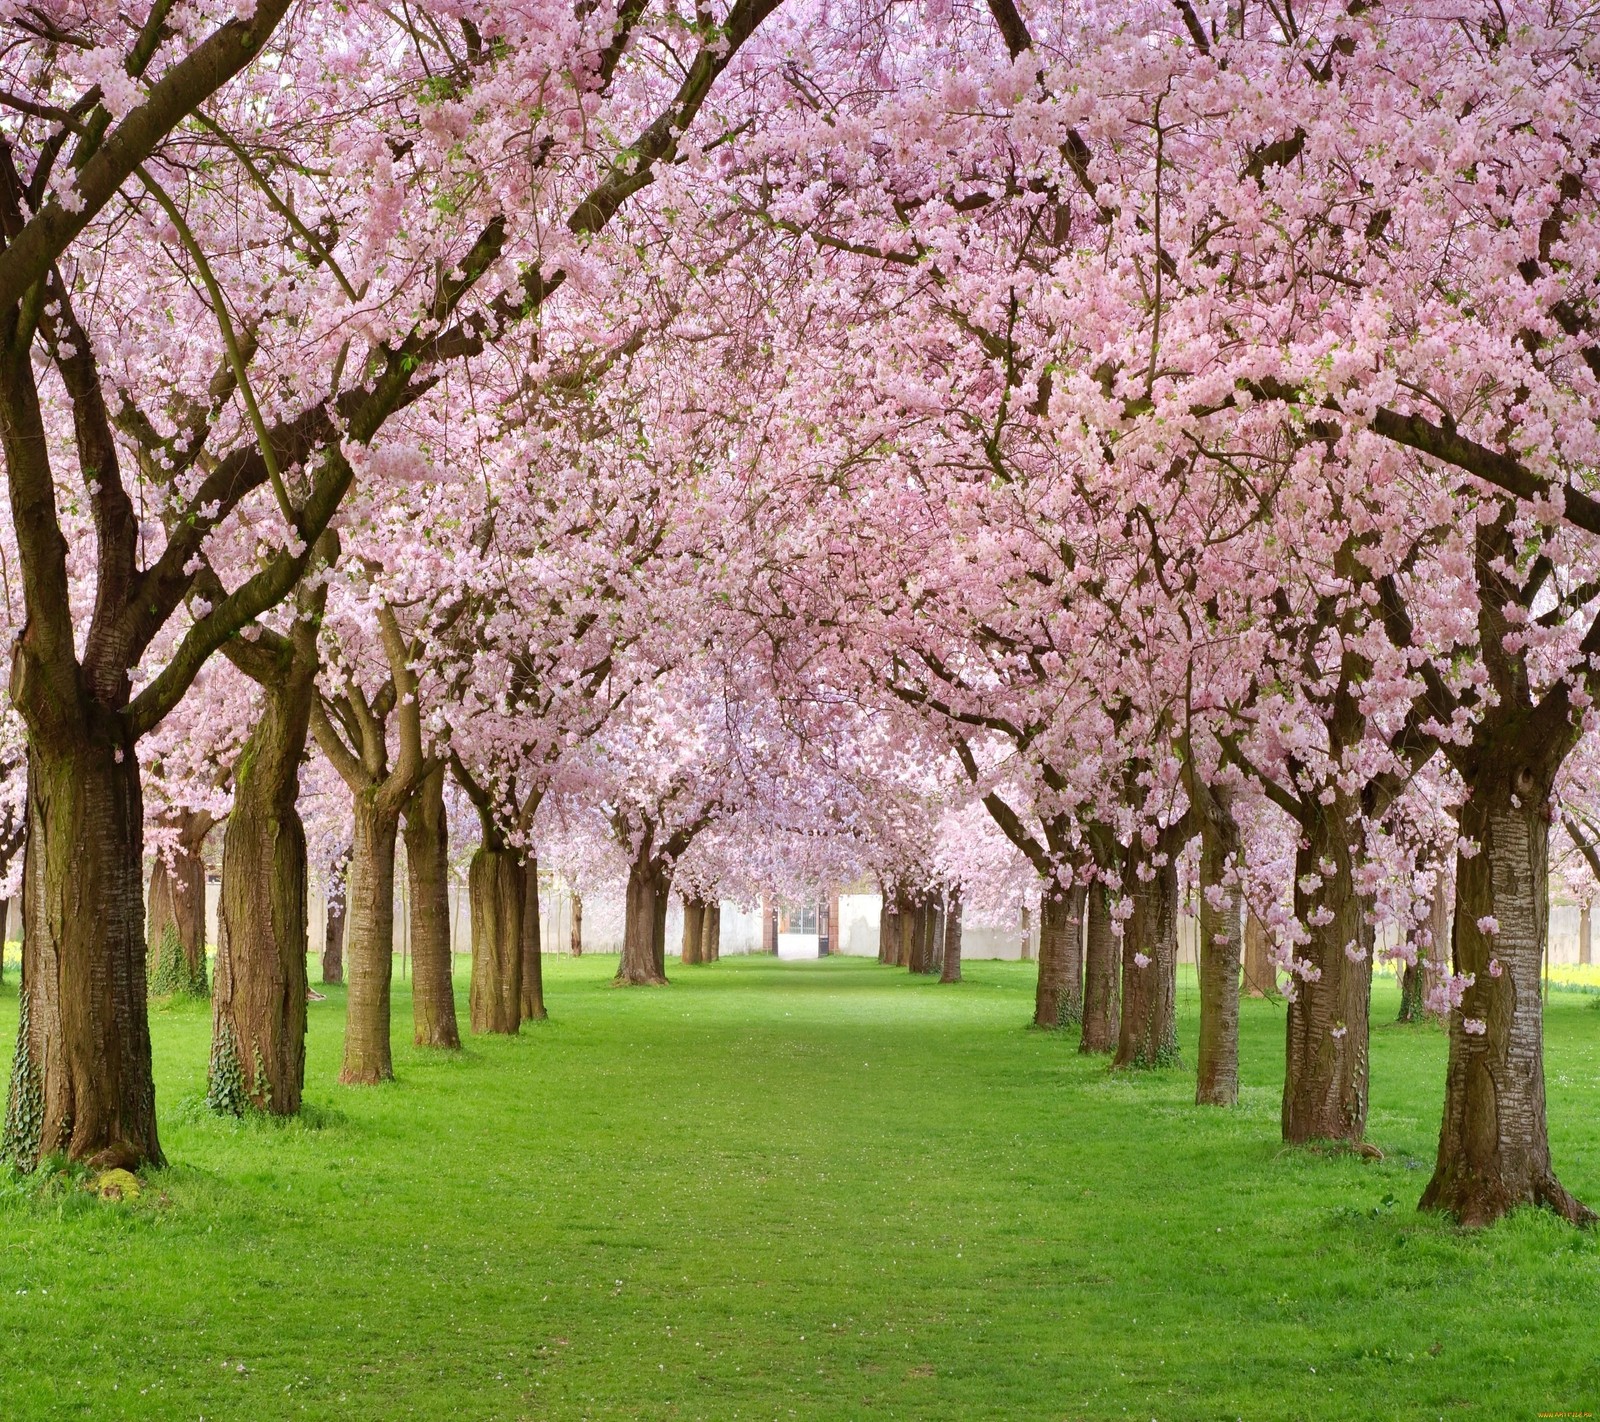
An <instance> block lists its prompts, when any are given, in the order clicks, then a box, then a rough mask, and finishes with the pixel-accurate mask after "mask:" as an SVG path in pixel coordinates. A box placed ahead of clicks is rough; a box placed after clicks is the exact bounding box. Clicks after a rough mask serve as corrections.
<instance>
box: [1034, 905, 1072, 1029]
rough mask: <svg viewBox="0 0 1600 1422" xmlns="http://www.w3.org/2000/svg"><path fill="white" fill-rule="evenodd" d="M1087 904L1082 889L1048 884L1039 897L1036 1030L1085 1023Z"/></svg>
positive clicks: (1035, 999) (1035, 1006)
mask: <svg viewBox="0 0 1600 1422" xmlns="http://www.w3.org/2000/svg"><path fill="white" fill-rule="evenodd" d="M1083 904H1084V893H1083V890H1082V889H1081V888H1072V889H1061V888H1058V887H1057V886H1056V885H1054V884H1046V885H1045V886H1044V891H1043V892H1042V893H1041V894H1040V896H1039V980H1038V984H1037V986H1036V987H1035V989H1034V998H1033V1025H1034V1026H1035V1027H1046V1028H1052V1029H1053V1028H1056V1027H1076V1026H1077V1025H1078V1023H1080V1022H1081V1021H1082V1020H1083Z"/></svg>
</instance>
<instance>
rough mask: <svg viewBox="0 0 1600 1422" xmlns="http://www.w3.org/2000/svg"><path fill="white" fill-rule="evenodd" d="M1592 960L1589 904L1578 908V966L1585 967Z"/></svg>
mask: <svg viewBox="0 0 1600 1422" xmlns="http://www.w3.org/2000/svg"><path fill="white" fill-rule="evenodd" d="M1593 961H1594V926H1593V919H1592V917H1591V914H1590V906H1589V905H1588V904H1584V905H1583V907H1582V908H1580V909H1579V910H1578V966H1579V967H1580V968H1587V967H1588V966H1589V965H1590V963H1592V962H1593Z"/></svg>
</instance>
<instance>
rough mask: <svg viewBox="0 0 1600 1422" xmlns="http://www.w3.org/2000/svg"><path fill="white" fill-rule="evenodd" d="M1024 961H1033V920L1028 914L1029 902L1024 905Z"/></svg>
mask: <svg viewBox="0 0 1600 1422" xmlns="http://www.w3.org/2000/svg"><path fill="white" fill-rule="evenodd" d="M1021 958H1022V961H1023V962H1024V963H1031V962H1032V961H1033V921H1032V919H1031V917H1030V916H1029V914H1028V906H1027V904H1023V906H1022V953H1021Z"/></svg>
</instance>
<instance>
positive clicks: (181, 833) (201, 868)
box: [145, 814, 212, 997]
mask: <svg viewBox="0 0 1600 1422" xmlns="http://www.w3.org/2000/svg"><path fill="white" fill-rule="evenodd" d="M211 825H212V819H211V816H210V815H193V814H190V815H184V816H182V817H181V819H180V821H179V823H178V825H177V830H178V834H177V842H176V844H175V845H174V846H173V847H172V851H171V856H170V858H168V857H167V856H165V855H160V854H158V855H157V856H156V859H155V863H154V865H153V866H152V867H151V869H150V896H149V901H148V912H147V917H146V928H145V943H146V948H147V962H148V966H147V968H146V981H147V984H148V986H149V990H150V994H151V996H152V997H166V996H168V995H170V994H172V993H183V994H186V995H188V996H190V997H205V996H207V994H208V992H209V988H208V986H207V983H206V862H205V856H204V853H203V847H204V844H205V835H206V832H207V831H209V830H210V828H211Z"/></svg>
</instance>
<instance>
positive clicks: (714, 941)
mask: <svg viewBox="0 0 1600 1422" xmlns="http://www.w3.org/2000/svg"><path fill="white" fill-rule="evenodd" d="M700 955H701V957H702V958H703V959H704V961H705V962H707V963H715V962H717V961H718V960H719V959H720V958H721V957H722V900H721V899H716V898H710V899H707V900H706V916H705V918H704V919H703V920H702V921H701V927H700Z"/></svg>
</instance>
